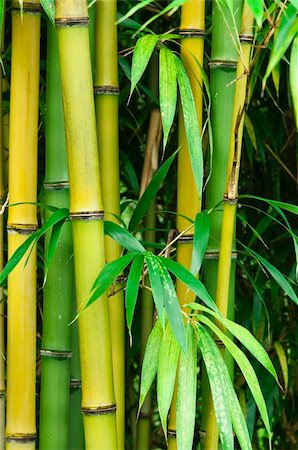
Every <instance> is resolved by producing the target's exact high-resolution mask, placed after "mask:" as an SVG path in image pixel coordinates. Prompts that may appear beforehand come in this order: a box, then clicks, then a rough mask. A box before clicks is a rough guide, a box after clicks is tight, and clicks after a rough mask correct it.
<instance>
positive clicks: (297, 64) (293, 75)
mask: <svg viewBox="0 0 298 450" xmlns="http://www.w3.org/2000/svg"><path fill="white" fill-rule="evenodd" d="M297 55H298V33H297V34H296V36H295V38H294V40H293V44H292V48H291V56H290V89H291V95H292V101H293V107H294V117H295V122H296V128H297V129H298V81H297V73H298V58H297Z"/></svg>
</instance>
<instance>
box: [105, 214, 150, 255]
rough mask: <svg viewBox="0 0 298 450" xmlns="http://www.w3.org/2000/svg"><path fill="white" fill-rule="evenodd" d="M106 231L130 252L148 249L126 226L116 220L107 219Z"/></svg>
mask: <svg viewBox="0 0 298 450" xmlns="http://www.w3.org/2000/svg"><path fill="white" fill-rule="evenodd" d="M104 232H105V234H107V235H108V236H110V237H111V238H112V239H114V240H115V241H117V242H118V244H120V245H121V247H124V248H126V250H128V251H129V252H145V251H146V249H145V248H144V247H143V246H142V244H141V243H140V242H139V241H138V240H137V239H136V238H135V237H134V236H132V234H130V233H129V232H128V231H127V230H125V228H123V227H121V226H120V225H117V224H116V223H114V222H110V221H108V220H105V223H104Z"/></svg>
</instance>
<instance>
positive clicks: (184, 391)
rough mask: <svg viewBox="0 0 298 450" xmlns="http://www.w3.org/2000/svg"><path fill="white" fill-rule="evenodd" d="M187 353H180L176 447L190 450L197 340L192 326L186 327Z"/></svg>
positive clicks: (191, 443)
mask: <svg viewBox="0 0 298 450" xmlns="http://www.w3.org/2000/svg"><path fill="white" fill-rule="evenodd" d="M186 335H187V353H183V352H182V353H181V355H180V362H179V372H178V393H177V409H176V415H177V419H176V420H177V448H178V450H191V449H192V446H193V437H194V429H195V418H196V393H197V342H196V336H195V333H194V330H193V327H192V326H190V325H189V324H188V326H187V328H186Z"/></svg>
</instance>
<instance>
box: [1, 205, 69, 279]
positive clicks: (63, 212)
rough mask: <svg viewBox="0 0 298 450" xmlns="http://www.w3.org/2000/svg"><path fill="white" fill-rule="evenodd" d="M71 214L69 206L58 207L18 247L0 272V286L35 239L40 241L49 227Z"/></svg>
mask: <svg viewBox="0 0 298 450" xmlns="http://www.w3.org/2000/svg"><path fill="white" fill-rule="evenodd" d="M68 215H69V210H68V209H67V208H61V209H57V210H56V211H55V212H54V213H53V214H52V215H51V216H50V218H49V219H48V220H47V221H46V222H45V223H44V225H43V226H42V227H41V228H40V230H38V231H35V232H34V233H32V234H31V235H30V236H29V237H28V239H27V240H26V241H25V242H24V243H23V244H22V245H20V247H19V248H17V249H16V251H15V252H14V254H13V255H12V257H11V258H10V259H9V261H8V262H7V264H6V265H5V267H4V269H3V270H2V272H1V274H0V286H1V285H2V284H3V282H4V280H5V279H6V278H7V276H8V275H9V274H10V272H11V271H12V270H13V269H14V268H15V266H16V265H17V264H18V262H19V261H20V260H21V259H22V257H23V256H24V255H25V253H26V252H27V250H28V249H29V247H30V246H31V244H33V242H34V241H36V242H37V241H38V239H39V238H40V237H41V236H42V235H43V234H45V233H46V232H47V231H48V230H49V229H51V228H52V227H53V226H54V225H55V224H57V223H58V222H61V221H62V222H63V221H65V220H66V218H67V217H68Z"/></svg>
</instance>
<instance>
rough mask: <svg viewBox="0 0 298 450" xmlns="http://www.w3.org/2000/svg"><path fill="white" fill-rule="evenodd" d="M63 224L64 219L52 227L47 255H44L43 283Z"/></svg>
mask: <svg viewBox="0 0 298 450" xmlns="http://www.w3.org/2000/svg"><path fill="white" fill-rule="evenodd" d="M63 225H64V220H63V221H62V220H61V221H60V222H58V223H56V224H55V225H54V226H53V228H52V233H51V237H50V241H49V245H48V251H47V255H46V262H45V268H44V272H45V273H44V283H45V281H46V278H47V274H48V271H49V268H50V265H51V262H52V260H53V257H54V255H55V251H56V249H57V245H58V242H59V238H60V235H61V230H62V227H63Z"/></svg>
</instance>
